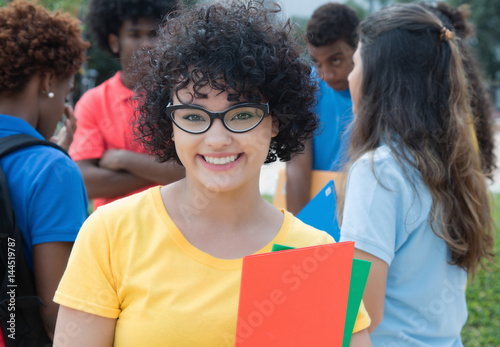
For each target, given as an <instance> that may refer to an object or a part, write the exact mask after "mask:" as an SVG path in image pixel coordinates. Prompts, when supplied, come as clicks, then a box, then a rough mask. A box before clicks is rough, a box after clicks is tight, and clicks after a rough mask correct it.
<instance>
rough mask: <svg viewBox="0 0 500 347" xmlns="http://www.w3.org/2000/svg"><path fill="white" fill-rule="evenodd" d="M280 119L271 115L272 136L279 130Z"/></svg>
mask: <svg viewBox="0 0 500 347" xmlns="http://www.w3.org/2000/svg"><path fill="white" fill-rule="evenodd" d="M279 128H280V121H279V120H278V118H277V117H273V124H272V129H271V131H272V137H276V136H277V135H278V133H279V132H280V130H279Z"/></svg>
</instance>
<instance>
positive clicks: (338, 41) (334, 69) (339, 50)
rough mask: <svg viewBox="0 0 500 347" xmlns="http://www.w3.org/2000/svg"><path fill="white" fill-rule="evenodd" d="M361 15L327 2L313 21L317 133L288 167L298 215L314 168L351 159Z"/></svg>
mask: <svg viewBox="0 0 500 347" xmlns="http://www.w3.org/2000/svg"><path fill="white" fill-rule="evenodd" d="M358 24H359V18H358V15H357V14H356V12H355V11H354V10H353V9H351V8H350V7H349V6H347V5H343V4H338V3H327V4H325V5H322V6H320V7H318V8H317V9H316V11H314V13H313V15H312V17H311V19H310V20H309V22H308V23H307V28H306V42H307V48H308V51H309V55H310V57H311V59H312V61H313V63H314V67H315V69H314V71H313V76H314V77H315V78H316V79H317V80H318V83H319V91H318V94H317V105H316V107H315V112H316V114H317V115H318V117H319V119H320V127H319V129H318V133H317V135H316V136H315V137H314V138H313V139H312V141H311V142H308V143H307V144H306V149H305V151H304V153H303V154H301V155H299V156H297V157H296V158H295V159H294V160H292V161H290V162H289V163H288V164H287V167H286V176H287V177H286V207H287V209H288V210H289V211H290V212H292V213H294V214H297V213H298V212H300V210H301V209H302V208H303V207H304V206H305V205H306V204H307V202H308V201H309V198H310V196H309V194H310V188H311V179H312V170H322V171H340V170H342V168H343V165H344V164H345V163H346V162H347V157H346V152H347V147H348V145H347V143H348V138H349V125H350V123H351V121H352V102H351V94H350V93H349V82H348V81H347V76H348V75H349V73H350V72H351V70H352V68H353V65H352V55H353V53H354V51H355V50H356V45H357V39H356V29H357V27H358Z"/></svg>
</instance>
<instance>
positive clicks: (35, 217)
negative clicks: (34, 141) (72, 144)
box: [0, 115, 87, 268]
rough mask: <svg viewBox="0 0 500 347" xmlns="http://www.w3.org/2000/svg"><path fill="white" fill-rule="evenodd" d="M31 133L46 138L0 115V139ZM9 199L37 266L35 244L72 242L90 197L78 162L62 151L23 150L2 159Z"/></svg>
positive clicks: (29, 257)
mask: <svg viewBox="0 0 500 347" xmlns="http://www.w3.org/2000/svg"><path fill="white" fill-rule="evenodd" d="M14 134H27V135H31V136H34V137H36V138H39V139H42V140H43V137H42V135H40V133H38V132H37V131H36V130H35V129H34V128H33V127H32V126H31V125H29V124H28V123H26V122H25V121H24V120H22V119H20V118H16V117H11V116H5V115H0V138H1V137H4V136H8V135H14ZM0 165H1V167H2V170H3V172H4V174H5V177H6V179H7V185H8V187H9V195H10V198H11V202H12V206H13V208H14V213H15V216H16V222H17V224H18V226H19V229H20V231H21V234H22V236H23V239H24V241H25V243H24V246H25V247H24V253H25V255H26V260H27V261H28V264H29V266H30V267H31V268H32V267H33V246H34V245H36V244H39V243H46V242H57V241H65V242H74V241H75V239H76V235H77V234H78V231H79V230H80V227H81V226H82V224H83V222H84V221H85V219H86V218H87V193H86V191H85V186H84V184H83V179H82V176H81V174H80V171H79V170H78V167H77V166H76V164H75V163H74V162H73V161H72V160H71V159H70V158H69V157H68V156H67V155H66V154H64V153H62V152H61V151H60V150H58V149H55V148H52V147H47V146H41V145H40V146H30V147H26V148H23V149H19V150H17V151H15V152H13V153H11V154H8V155H6V156H4V157H2V159H0Z"/></svg>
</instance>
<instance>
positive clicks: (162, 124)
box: [137, 1, 317, 163]
mask: <svg viewBox="0 0 500 347" xmlns="http://www.w3.org/2000/svg"><path fill="white" fill-rule="evenodd" d="M274 6H275V9H269V8H266V7H265V6H264V5H263V3H262V2H261V1H249V2H247V3H242V2H233V3H232V4H229V5H222V4H220V3H215V4H210V5H205V6H197V7H194V8H192V9H182V10H180V11H178V13H176V14H175V18H169V19H168V21H167V23H166V25H165V26H164V27H163V28H162V30H161V32H160V34H159V37H158V40H157V42H156V47H155V48H154V49H153V50H152V51H151V53H150V54H151V55H152V56H151V62H152V64H151V65H152V72H150V74H149V75H148V76H146V78H145V79H143V80H142V83H141V85H139V88H140V91H139V96H138V98H139V101H140V106H139V109H138V110H137V117H138V135H139V137H140V138H141V140H142V142H143V143H144V145H145V146H146V148H148V149H149V150H150V151H151V153H152V154H154V155H156V157H157V158H158V160H159V161H161V162H164V161H166V160H169V159H175V160H177V162H179V158H178V156H177V154H176V151H175V148H174V143H173V141H171V138H172V133H173V124H172V121H171V120H170V119H169V118H168V117H167V116H166V114H165V107H166V106H167V104H168V103H169V102H171V101H172V96H173V95H174V93H178V92H179V91H180V90H182V89H185V88H186V87H187V86H188V85H189V84H191V83H192V84H193V89H194V94H195V96H196V97H206V94H203V93H202V92H201V91H202V89H203V87H206V86H207V85H209V86H210V87H211V88H212V89H214V90H218V91H221V92H228V101H248V102H261V101H262V100H261V98H264V99H265V100H266V101H268V102H269V107H270V114H271V115H272V116H273V117H276V119H278V120H279V134H278V135H277V136H276V137H274V138H273V139H272V140H271V145H270V150H269V153H268V156H267V159H266V163H269V162H273V161H276V159H277V158H278V157H279V158H280V159H281V160H282V161H287V160H290V158H291V155H292V154H294V153H297V152H301V151H303V149H304V141H305V140H307V139H310V138H311V137H312V135H313V132H314V130H315V129H316V127H317V118H316V116H315V114H314V113H313V112H312V110H313V106H314V104H315V93H316V90H317V87H316V84H315V83H314V82H313V81H312V80H311V78H310V73H311V68H310V67H309V65H308V63H307V62H306V61H305V60H304V59H303V58H302V57H301V54H300V53H301V50H300V49H299V47H298V46H297V44H296V41H295V40H294V38H292V37H291V36H290V30H291V25H290V22H289V21H287V22H285V21H282V20H281V17H280V14H279V13H278V12H279V6H278V5H274ZM141 91H142V92H141Z"/></svg>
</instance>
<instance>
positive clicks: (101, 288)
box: [54, 211, 120, 318]
mask: <svg viewBox="0 0 500 347" xmlns="http://www.w3.org/2000/svg"><path fill="white" fill-rule="evenodd" d="M54 301H55V302H56V303H58V304H60V305H63V306H67V307H70V308H73V309H75V310H79V311H83V312H87V313H90V314H94V315H98V316H102V317H107V318H117V317H118V315H119V314H120V302H119V299H118V294H117V289H116V279H115V276H114V275H113V271H112V266H111V261H110V242H109V234H108V231H107V230H106V227H105V224H104V222H103V220H102V218H101V215H100V214H99V211H96V212H94V213H93V214H92V215H91V216H90V217H89V218H88V219H87V221H86V222H85V224H84V225H83V227H82V229H81V230H80V233H79V234H78V238H77V240H76V242H75V245H74V247H73V250H72V252H71V256H70V258H69V261H68V266H67V268H66V271H65V272H64V275H63V277H62V279H61V282H60V283H59V287H58V288H57V291H56V295H55V297H54Z"/></svg>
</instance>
